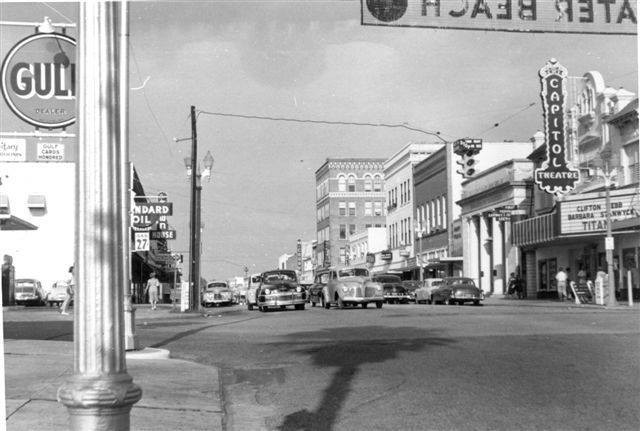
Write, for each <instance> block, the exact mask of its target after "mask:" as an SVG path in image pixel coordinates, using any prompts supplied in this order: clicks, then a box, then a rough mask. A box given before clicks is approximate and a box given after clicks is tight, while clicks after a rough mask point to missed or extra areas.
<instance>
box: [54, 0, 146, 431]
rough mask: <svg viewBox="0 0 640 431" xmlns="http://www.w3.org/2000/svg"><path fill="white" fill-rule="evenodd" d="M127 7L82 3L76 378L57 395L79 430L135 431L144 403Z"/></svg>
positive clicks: (76, 236) (74, 376)
mask: <svg viewBox="0 0 640 431" xmlns="http://www.w3.org/2000/svg"><path fill="white" fill-rule="evenodd" d="M122 4H123V3H120V2H81V3H80V8H79V14H78V23H79V26H78V39H79V43H78V50H77V53H78V61H77V64H78V74H77V77H78V82H77V88H78V89H79V91H78V101H77V105H76V106H77V107H78V112H77V118H78V138H79V139H78V161H77V163H76V178H77V180H76V186H75V195H76V212H75V220H76V227H75V230H76V232H75V271H76V272H75V276H76V285H77V288H76V297H75V304H76V306H75V307H74V322H73V324H74V325H73V329H74V331H73V332H74V337H73V345H74V355H73V375H72V376H71V377H69V379H68V380H67V381H66V382H65V383H64V384H63V385H62V386H61V387H60V388H59V389H58V394H57V398H58V401H59V402H61V403H62V404H64V405H65V406H66V407H67V409H68V412H69V423H70V429H71V430H73V431H99V430H128V429H129V426H130V412H131V408H132V407H133V404H135V403H136V402H138V400H140V398H141V396H142V390H141V389H140V388H139V387H138V386H137V385H135V384H134V383H133V379H132V378H131V377H130V376H129V374H128V373H127V369H126V360H125V359H126V358H125V349H124V316H123V315H124V313H123V303H124V298H123V296H124V286H123V285H122V283H123V282H124V280H125V279H126V276H125V272H126V268H125V267H124V261H125V259H124V253H123V248H125V244H123V241H124V238H125V235H124V233H123V232H122V230H123V229H124V223H123V219H124V218H126V217H127V216H128V214H126V213H125V209H126V199H125V200H124V201H125V202H123V196H124V191H123V190H121V188H122V187H123V185H124V184H126V180H123V179H122V177H123V176H125V175H127V171H126V170H125V168H124V167H125V166H126V165H125V164H124V163H122V159H123V158H126V155H125V154H123V153H122V152H123V145H122V143H121V142H120V140H121V139H122V134H121V133H122V131H121V130H120V122H121V121H122V118H120V117H121V115H123V113H126V112H127V110H126V109H121V106H120V104H121V103H125V104H126V98H125V99H124V100H123V99H122V94H123V93H122V89H121V87H120V86H121V85H123V83H122V81H121V75H120V73H119V65H120V56H121V55H122V52H121V45H120V44H119V43H118V40H119V37H122V33H121V32H120V31H119V30H120V26H121V25H123V24H124V21H126V13H123V11H122ZM107 239H108V240H107Z"/></svg>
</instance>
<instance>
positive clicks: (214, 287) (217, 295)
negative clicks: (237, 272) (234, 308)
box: [202, 281, 233, 307]
mask: <svg viewBox="0 0 640 431" xmlns="http://www.w3.org/2000/svg"><path fill="white" fill-rule="evenodd" d="M232 303H233V291H232V290H231V289H230V288H229V285H228V284H227V283H226V282H224V281H214V282H212V283H209V284H207V288H206V289H205V291H204V293H203V294H202V305H203V306H204V307H218V306H220V305H231V304H232Z"/></svg>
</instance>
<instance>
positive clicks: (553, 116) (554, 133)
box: [534, 58, 580, 195]
mask: <svg viewBox="0 0 640 431" xmlns="http://www.w3.org/2000/svg"><path fill="white" fill-rule="evenodd" d="M540 82H541V84H542V92H541V93H540V95H541V96H542V106H543V109H544V131H545V140H546V143H547V160H546V161H545V162H544V163H542V167H541V168H538V169H536V170H535V175H534V177H535V182H536V184H538V187H540V189H541V190H544V191H545V192H547V193H550V194H555V195H562V194H564V193H567V192H569V191H571V190H573V189H574V188H575V186H576V183H577V182H578V181H580V171H578V170H577V169H572V168H571V166H570V164H569V162H568V161H567V159H566V151H567V145H566V138H565V103H566V96H567V69H566V68H565V67H564V66H562V65H561V64H560V63H558V61H557V60H556V59H554V58H552V59H551V60H549V61H548V62H547V64H546V65H545V66H544V67H543V68H542V69H540Z"/></svg>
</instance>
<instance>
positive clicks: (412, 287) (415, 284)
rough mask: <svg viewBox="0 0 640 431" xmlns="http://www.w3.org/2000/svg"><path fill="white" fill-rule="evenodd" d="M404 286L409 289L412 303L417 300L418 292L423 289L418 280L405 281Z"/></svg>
mask: <svg viewBox="0 0 640 431" xmlns="http://www.w3.org/2000/svg"><path fill="white" fill-rule="evenodd" d="M402 285H403V286H404V288H405V289H407V293H408V294H409V296H411V301H413V302H415V300H416V290H418V289H419V288H420V287H422V284H420V282H419V281H418V280H403V281H402Z"/></svg>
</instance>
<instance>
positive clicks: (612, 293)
mask: <svg viewBox="0 0 640 431" xmlns="http://www.w3.org/2000/svg"><path fill="white" fill-rule="evenodd" d="M597 172H598V175H600V176H601V177H602V178H603V179H604V190H605V212H606V222H607V235H606V237H605V241H604V245H605V252H606V258H607V278H608V290H609V295H608V298H607V306H608V307H614V306H616V305H618V301H617V299H616V288H615V284H614V283H615V273H614V270H613V249H614V242H613V234H612V232H611V193H610V188H611V183H612V182H613V178H614V177H615V175H616V170H615V169H611V170H609V163H608V160H607V161H606V162H605V169H604V170H602V169H600V168H598V170H597Z"/></svg>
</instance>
